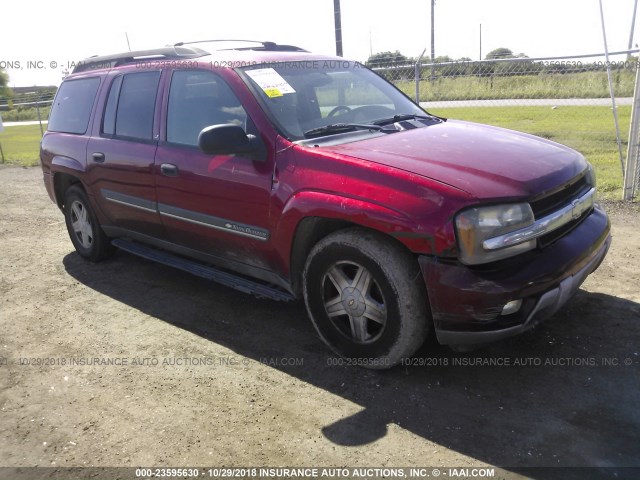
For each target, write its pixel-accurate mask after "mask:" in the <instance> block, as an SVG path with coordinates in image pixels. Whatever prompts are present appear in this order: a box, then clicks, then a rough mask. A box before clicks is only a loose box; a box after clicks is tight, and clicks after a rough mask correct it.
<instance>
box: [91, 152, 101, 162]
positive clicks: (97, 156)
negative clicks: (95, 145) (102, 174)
mask: <svg viewBox="0 0 640 480" xmlns="http://www.w3.org/2000/svg"><path fill="white" fill-rule="evenodd" d="M91 158H93V161H94V162H96V163H102V162H104V153H102V152H93V154H92V155H91Z"/></svg>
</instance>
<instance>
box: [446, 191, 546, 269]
mask: <svg viewBox="0 0 640 480" xmlns="http://www.w3.org/2000/svg"><path fill="white" fill-rule="evenodd" d="M534 221H535V219H534V217H533V212H532V211H531V207H530V206H529V204H528V203H518V204H512V205H494V206H491V207H476V208H471V209H469V210H464V211H463V212H461V213H459V214H458V215H457V216H456V232H457V235H458V245H459V247H460V254H461V255H460V261H461V262H462V263H466V264H467V265H478V264H481V263H489V262H495V261H496V260H501V259H503V258H507V257H512V256H514V255H518V254H520V253H523V252H526V251H528V250H532V249H534V248H535V247H536V240H535V239H534V240H528V241H525V242H522V243H519V244H517V245H513V246H509V247H505V248H501V249H499V250H486V249H485V248H484V247H483V246H482V244H483V242H484V241H485V240H488V239H490V238H493V237H497V236H499V235H504V234H505V233H509V232H513V231H515V230H519V229H521V228H525V227H528V226H530V225H533V223H534Z"/></svg>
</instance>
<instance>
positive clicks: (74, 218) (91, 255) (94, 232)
mask: <svg viewBox="0 0 640 480" xmlns="http://www.w3.org/2000/svg"><path fill="white" fill-rule="evenodd" d="M64 217H65V223H66V224H67V231H68V232H69V237H70V238H71V241H72V242H73V246H74V247H75V249H76V251H77V252H78V254H80V256H82V257H84V258H86V259H89V260H91V261H93V262H98V261H100V260H103V259H105V258H107V257H109V256H110V255H111V254H112V253H113V250H114V248H113V246H112V245H111V243H110V241H109V238H108V237H107V236H106V235H105V233H104V232H103V231H102V228H100V224H99V223H98V219H97V218H96V215H95V213H94V212H93V210H92V208H91V204H90V203H89V199H88V198H87V194H86V193H85V191H84V190H83V189H82V188H80V187H78V186H71V187H69V189H68V190H67V191H66V193H65V196H64Z"/></svg>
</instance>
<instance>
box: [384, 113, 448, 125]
mask: <svg viewBox="0 0 640 480" xmlns="http://www.w3.org/2000/svg"><path fill="white" fill-rule="evenodd" d="M415 119H420V120H433V121H435V122H441V121H442V119H441V118H440V117H436V116H434V115H421V114H419V113H401V114H399V115H394V116H393V117H389V118H383V119H382V120H377V121H375V122H373V123H374V124H376V125H386V124H389V123H396V122H403V121H405V120H415Z"/></svg>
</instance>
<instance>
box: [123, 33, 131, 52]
mask: <svg viewBox="0 0 640 480" xmlns="http://www.w3.org/2000/svg"><path fill="white" fill-rule="evenodd" d="M124 36H125V37H126V39H127V47H128V48H129V51H131V45H130V44H129V35H128V34H127V32H124Z"/></svg>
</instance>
